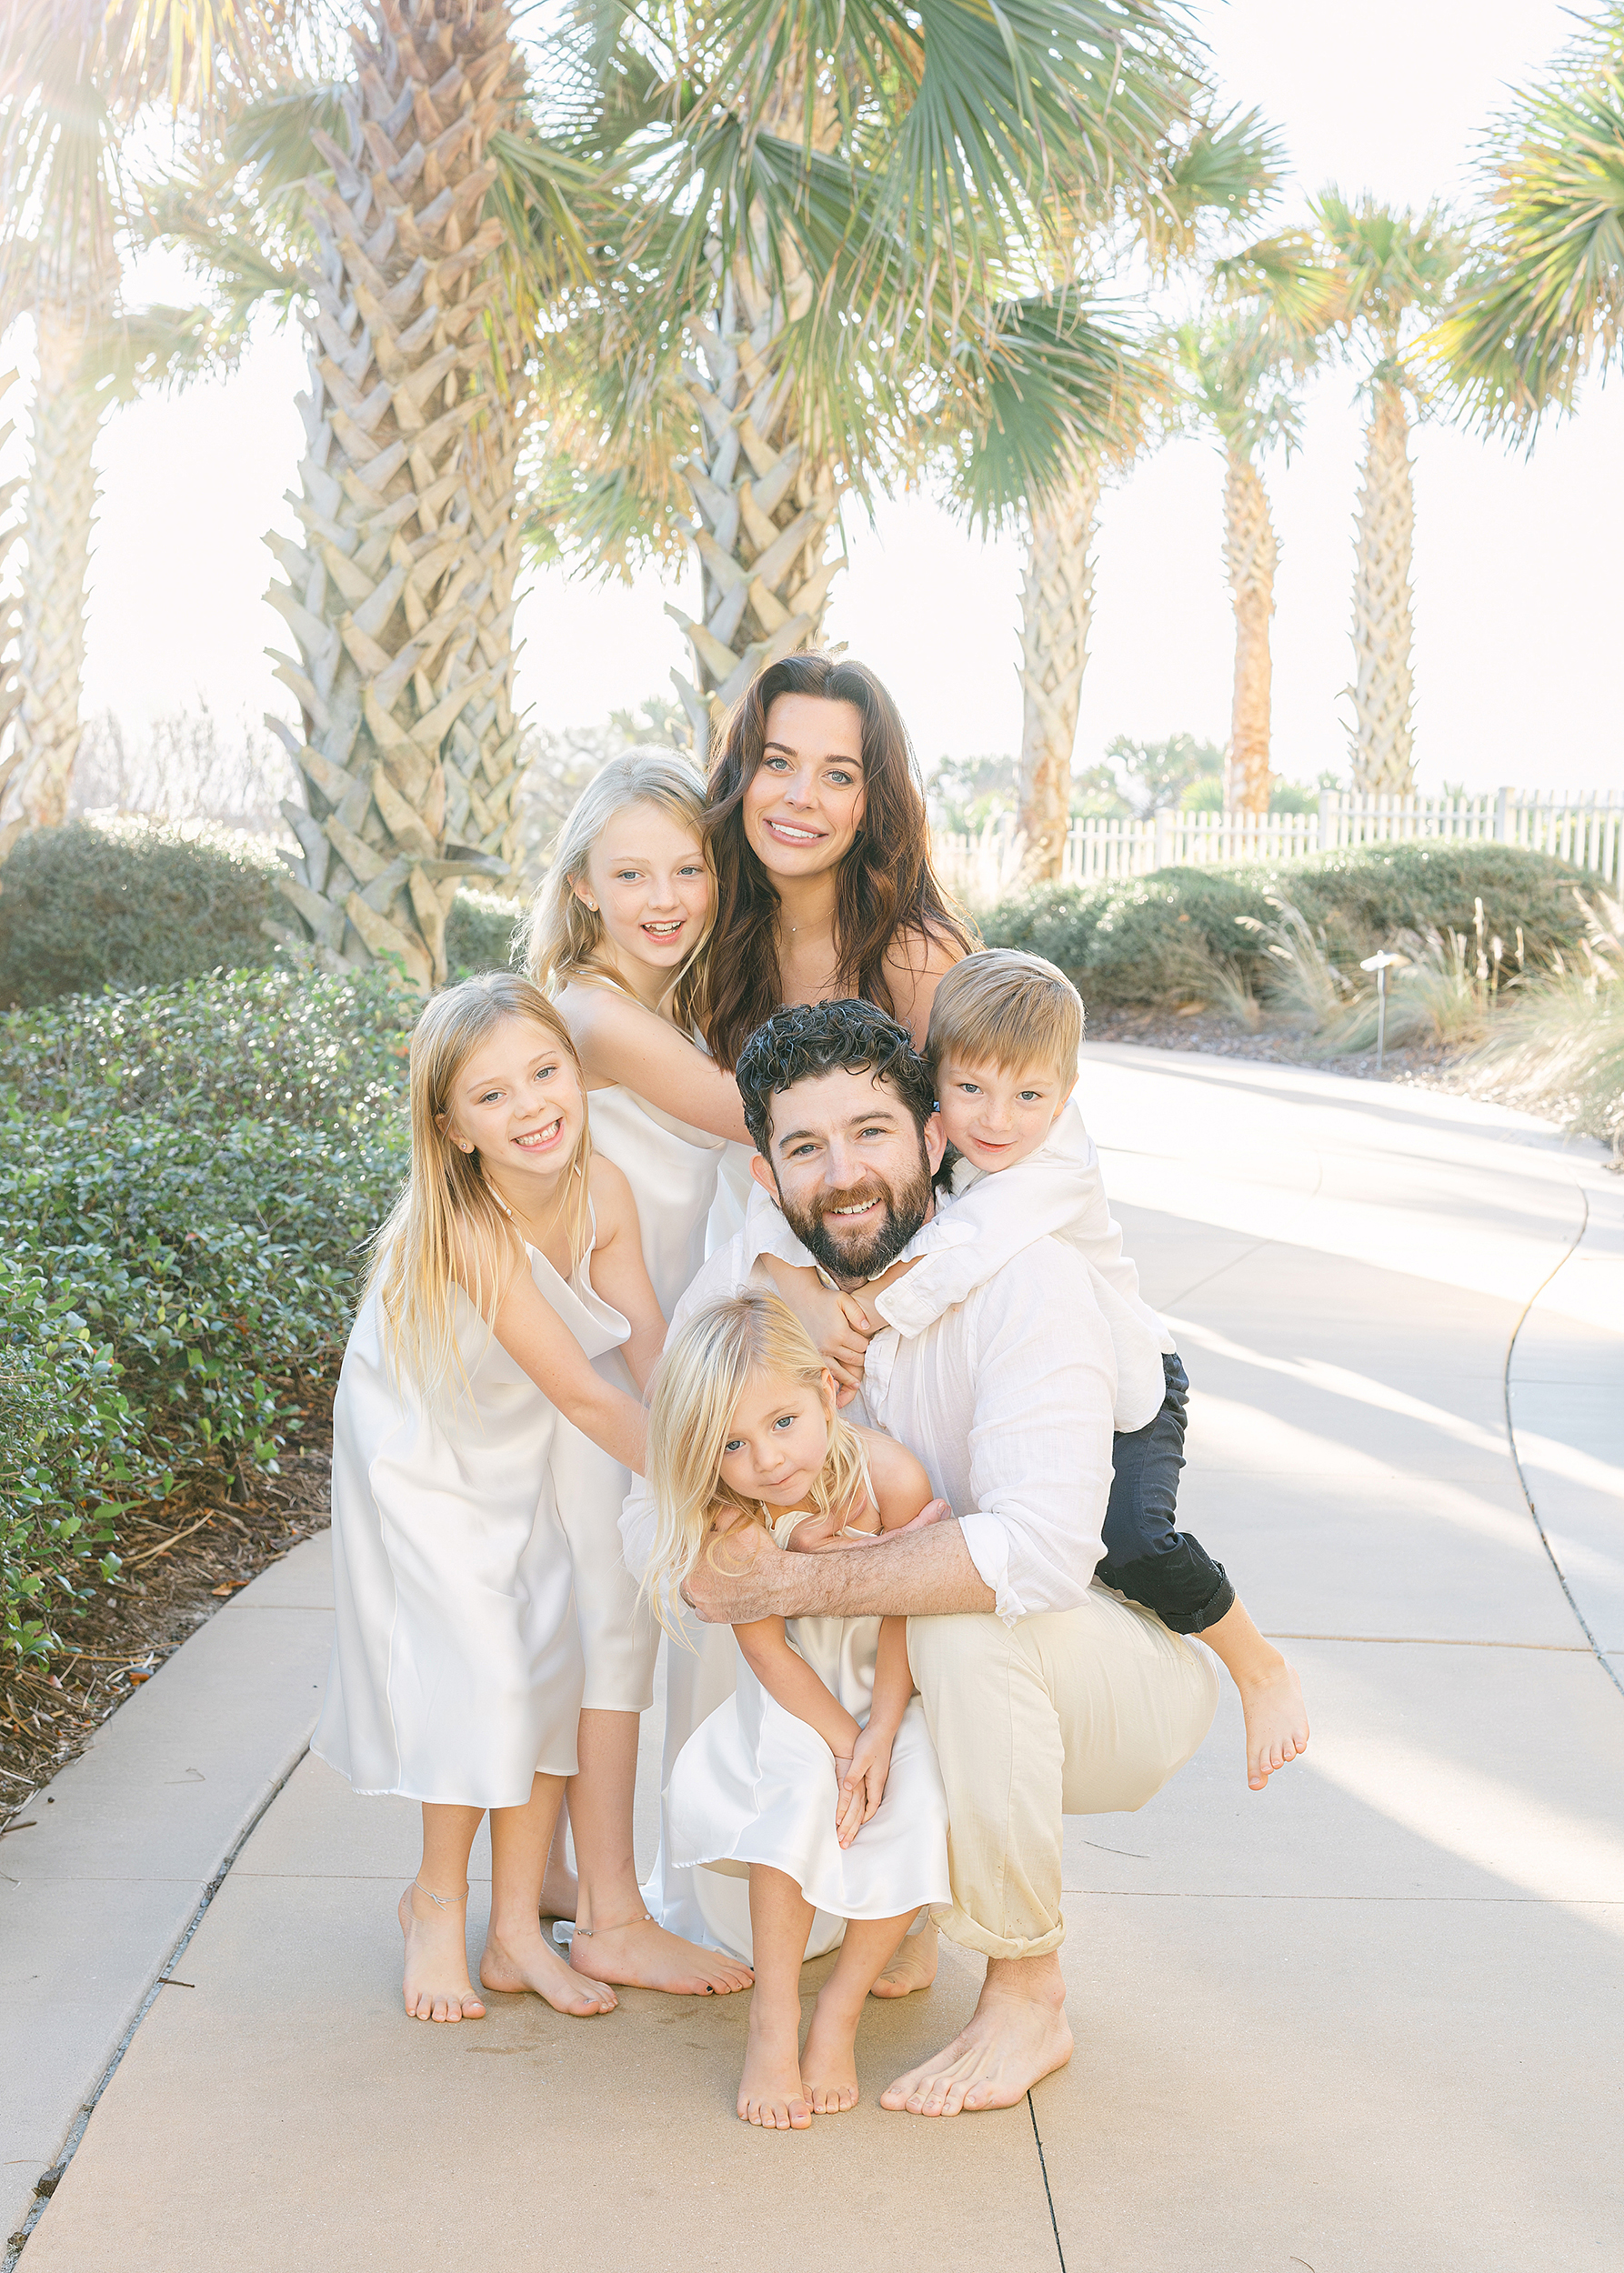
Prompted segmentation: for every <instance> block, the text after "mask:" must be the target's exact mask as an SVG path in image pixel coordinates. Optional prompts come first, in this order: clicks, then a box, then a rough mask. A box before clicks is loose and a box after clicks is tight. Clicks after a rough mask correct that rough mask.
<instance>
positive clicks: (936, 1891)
mask: <svg viewBox="0 0 1624 2273" xmlns="http://www.w3.org/2000/svg"><path fill="white" fill-rule="evenodd" d="M647 1475H648V1482H649V1489H650V1492H651V1494H652V1496H653V1497H654V1500H655V1504H656V1507H657V1518H658V1530H657V1541H656V1547H655V1551H654V1556H653V1559H652V1561H651V1564H650V1566H649V1571H648V1576H647V1581H646V1584H647V1586H648V1587H649V1589H650V1592H651V1595H652V1597H653V1599H654V1601H655V1603H656V1605H657V1607H659V1608H660V1610H661V1614H662V1615H663V1616H668V1615H669V1611H668V1608H667V1604H668V1600H669V1598H670V1597H675V1596H676V1595H677V1590H678V1589H679V1588H680V1587H681V1584H682V1581H683V1579H684V1578H685V1577H687V1573H688V1571H689V1570H690V1569H691V1568H692V1567H693V1566H694V1564H695V1563H696V1562H697V1560H698V1558H699V1557H702V1556H713V1557H727V1555H728V1554H729V1553H733V1554H737V1552H738V1551H739V1548H740V1547H741V1545H743V1544H744V1537H743V1535H745V1534H747V1533H748V1531H749V1530H750V1529H751V1528H752V1527H759V1528H760V1529H761V1530H763V1531H765V1532H766V1533H767V1535H768V1536H770V1537H771V1538H772V1539H773V1540H774V1541H775V1543H776V1544H777V1545H778V1546H780V1547H787V1548H788V1549H789V1550H790V1551H792V1552H795V1553H804V1554H815V1553H817V1552H818V1551H819V1549H821V1548H825V1547H847V1546H850V1545H852V1544H853V1543H855V1542H857V1541H859V1540H865V1539H872V1540H878V1539H879V1538H880V1537H881V1536H882V1535H883V1534H884V1533H886V1532H888V1531H896V1530H899V1529H901V1528H902V1527H904V1526H906V1525H907V1524H909V1523H912V1522H915V1521H916V1520H917V1519H918V1518H919V1517H921V1515H923V1516H925V1517H927V1519H929V1518H931V1517H934V1516H935V1515H937V1513H939V1512H940V1511H941V1503H939V1502H933V1501H932V1500H931V1497H930V1484H929V1480H928V1478H927V1476H926V1474H925V1471H924V1469H923V1468H922V1467H920V1465H919V1463H918V1461H917V1460H916V1459H915V1457H914V1456H913V1454H912V1453H911V1452H909V1451H908V1450H907V1448H906V1447H904V1446H902V1445H899V1444H897V1442H895V1440H894V1439H893V1438H891V1437H885V1436H881V1435H879V1434H878V1433H877V1432H876V1431H874V1430H872V1429H867V1428H857V1427H853V1426H852V1425H851V1424H850V1423H849V1422H848V1421H847V1420H846V1419H845V1418H844V1417H842V1415H841V1414H840V1413H839V1412H838V1411H837V1408H836V1404H835V1384H834V1381H833V1378H832V1377H831V1376H830V1374H829V1373H828V1371H827V1368H826V1367H825V1366H824V1363H823V1360H822V1359H821V1357H819V1356H818V1354H817V1350H816V1349H815V1348H814V1347H812V1344H811V1342H810V1341H809V1340H808V1338H807V1335H806V1332H805V1331H804V1329H803V1328H802V1327H801V1326H800V1325H799V1324H798V1323H797V1320H796V1318H795V1317H794V1315H793V1314H792V1313H791V1312H790V1310H789V1309H788V1308H787V1307H786V1306H785V1304H784V1303H782V1302H781V1301H779V1299H778V1298H777V1296H776V1295H771V1294H766V1293H760V1294H757V1293H746V1294H741V1295H737V1296H735V1297H731V1298H730V1299H727V1300H726V1301H721V1302H716V1303H712V1304H710V1305H709V1306H707V1307H706V1308H704V1309H701V1310H698V1311H696V1312H695V1314H694V1316H693V1317H691V1318H689V1319H688V1320H687V1323H686V1324H685V1325H684V1326H683V1327H682V1328H681V1330H680V1331H679V1332H678V1333H677V1335H676V1337H674V1338H673V1340H672V1342H671V1344H670V1347H668V1348H667V1351H666V1354H665V1356H664V1357H662V1358H661V1360H660V1363H659V1366H658V1367H657V1371H656V1375H655V1380H654V1387H653V1391H652V1397H651V1401H650V1407H649V1418H648V1467H647ZM878 1551H882V1552H883V1549H880V1550H878ZM733 1634H734V1639H735V1640H736V1642H737V1645H738V1655H739V1658H740V1660H741V1662H740V1663H739V1665H738V1667H737V1687H736V1690H735V1693H734V1695H733V1696H732V1697H729V1698H728V1699H727V1702H726V1703H725V1704H723V1705H721V1706H719V1707H717V1710H716V1711H715V1712H713V1713H712V1714H711V1715H710V1716H709V1717H708V1718H707V1720H705V1721H704V1722H703V1724H702V1725H701V1726H700V1727H698V1728H697V1730H696V1731H695V1733H694V1735H693V1736H692V1737H690V1738H689V1739H688V1742H687V1744H686V1745H685V1746H684V1747H683V1748H682V1751H681V1753H680V1754H679V1756H678V1757H677V1763H676V1766H675V1767H674V1769H673V1771H672V1775H671V1778H670V1784H669V1789H668V1794H667V1803H668V1804H667V1823H668V1836H669V1837H670V1841H671V1851H672V1859H673V1861H674V1862H676V1863H677V1865H679V1866H687V1867H703V1868H706V1869H708V1870H711V1871H715V1872H719V1873H724V1874H727V1875H731V1876H735V1877H737V1876H747V1877H748V1879H749V1922H748V1928H747V1935H748V1940H747V1946H746V1948H745V1949H743V1950H741V1952H740V1954H741V1955H744V1954H748V1955H749V1956H750V1958H751V1962H752V1963H753V1965H754V1967H755V1970H756V1989H755V1994H754V1996H753V1998H752V1999H751V2004H750V2026H749V2037H748V2043H747V2051H746V2057H745V2068H744V2075H743V2078H742V2079H741V2081H740V2084H739V2091H738V2112H739V2115H740V2116H741V2117H742V2118H744V2119H745V2120H746V2121H747V2122H750V2123H755V2124H758V2125H760V2126H761V2127H762V2128H765V2129H769V2130H789V2129H795V2130H800V2129H804V2128H806V2127H807V2124H808V2123H810V2121H811V2119H812V2117H813V2116H814V2115H837V2114H842V2113H844V2112H845V2111H846V2109H847V2108H851V2107H854V2106H855V2105H856V2104H857V2067H856V2040H857V2021H858V2018H859V2017H860V2015H861V2013H862V2009H863V2002H864V1999H865V1998H867V1995H868V1992H869V1991H870V1989H871V1988H873V1987H874V1984H875V1982H876V1981H877V1979H878V1978H879V1976H880V1974H881V1973H882V1972H883V1970H884V1969H885V1968H886V1966H887V1964H888V1963H889V1961H890V1959H891V1958H892V1957H893V1956H894V1954H895V1952H896V1950H897V1945H898V1944H899V1943H900V1941H901V1940H902V1938H903V1935H904V1934H905V1932H906V1931H907V1927H908V1925H909V1923H910V1921H911V1920H912V1918H914V1916H915V1914H916V1912H917V1910H918V1908H920V1906H921V1905H922V1904H925V1903H946V1902H947V1900H948V1899H949V1893H948V1881H947V1801H946V1797H945V1796H944V1793H943V1789H942V1780H941V1774H940V1771H939V1769H938V1768H937V1759H936V1754H935V1751H934V1749H933V1748H932V1746H931V1742H930V1737H929V1734H928V1731H927V1728H926V1727H925V1718H924V1713H923V1709H922V1707H921V1706H920V1704H919V1701H918V1699H917V1697H915V1695H914V1684H913V1677H912V1674H911V1673H910V1671H909V1669H908V1661H907V1620H906V1618H900V1617H896V1618H884V1619H880V1618H836V1617H803V1618H794V1619H790V1620H788V1621H786V1620H785V1619H783V1618H763V1619H760V1620H757V1621H756V1622H755V1623H753V1624H750V1625H747V1626H737V1627H734V1629H733ZM673 1654H675V1652H674V1653H673ZM837 1942H838V1944H839V1948H840V1956H839V1959H838V1961H837V1964H836V1967H835V1969H834V1971H833V1972H832V1973H831V1974H830V1976H829V1978H828V1979H827V1981H826V1983H825V1984H824V1987H823V1988H822V1990H821V1991H820V1993H819V1996H818V1998H817V2007H816V2009H815V2011H814V2013H813V2016H812V2022H811V2026H810V2028H809V2029H808V2031H807V2041H806V2046H805V2048H804V2050H803V2049H802V2048H800V2042H799V2038H800V1987H799V1984H800V1968H801V1963H802V1960H803V1958H805V1957H807V1955H808V1954H811V1955H814V1956H816V1955H821V1954H822V1952H823V1951H824V1950H826V1949H828V1948H833V1947H834V1946H835V1945H836V1943H837Z"/></svg>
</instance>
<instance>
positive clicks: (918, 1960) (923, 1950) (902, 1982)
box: [868, 1918, 941, 1997]
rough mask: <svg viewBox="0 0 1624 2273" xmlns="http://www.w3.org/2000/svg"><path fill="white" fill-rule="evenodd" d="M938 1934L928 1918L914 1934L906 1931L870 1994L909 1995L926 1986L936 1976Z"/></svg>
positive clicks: (878, 1995)
mask: <svg viewBox="0 0 1624 2273" xmlns="http://www.w3.org/2000/svg"><path fill="white" fill-rule="evenodd" d="M940 1949H941V1936H940V1935H939V1934H938V1933H937V1929H936V1928H935V1927H934V1926H933V1925H932V1924H931V1922H930V1920H929V1919H928V1918H927V1919H926V1921H925V1923H924V1925H923V1926H921V1927H920V1928H919V1930H918V1932H917V1934H905V1935H904V1936H903V1939H902V1947H901V1948H900V1949H898V1951H897V1955H896V1956H895V1957H894V1958H892V1960H891V1962H890V1964H889V1965H888V1966H887V1968H886V1969H885V1971H884V1972H883V1973H882V1974H881V1975H880V1977H879V1978H878V1980H877V1981H876V1983H875V1984H874V1987H873V1988H871V1989H870V1990H869V1992H868V1994H869V1996H870V1997H911V1996H912V1995H913V1993H914V1991H915V1990H916V1989H927V1988H929V1987H930V1984H931V1983H932V1981H934V1980H935V1978H936V1967H937V1957H938V1955H939V1954H940Z"/></svg>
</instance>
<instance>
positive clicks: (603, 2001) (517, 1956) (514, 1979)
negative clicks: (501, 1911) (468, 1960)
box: [479, 1925, 617, 2020]
mask: <svg viewBox="0 0 1624 2273" xmlns="http://www.w3.org/2000/svg"><path fill="white" fill-rule="evenodd" d="M479 1978H480V1979H481V1980H482V1981H483V1982H484V1983H485V1986H486V1988H487V1989H502V1990H506V1991H509V1992H511V1991H514V1990H516V1989H530V1990H532V1991H533V1992H534V1994H535V1995H536V1996H537V1997H539V1998H542V2000H543V2001H544V2003H546V2004H548V2005H550V2006H551V2007H552V2008H553V2010H554V2011H555V2012H556V2013H568V2014H569V2015H570V2016H571V2018H574V2019H576V2020H591V2019H594V2018H596V2015H597V2014H599V2013H612V2012H613V2011H614V2009H615V2007H616V2003H617V1998H616V1996H615V1992H614V1990H613V1989H612V1988H605V1987H604V1986H603V1985H602V1983H601V1982H597V1981H583V1980H580V1979H578V1978H576V1975H575V1974H574V1973H572V1972H571V1971H570V1969H569V1968H568V1966H566V1964H565V1962H564V1960H563V1958H561V1957H559V1956H558V1955H557V1953H556V1951H555V1950H554V1949H553V1948H552V1947H551V1946H550V1944H549V1943H547V1942H546V1941H545V1940H544V1939H543V1938H542V1932H541V1928H540V1926H539V1925H536V1926H535V1927H534V1928H532V1929H531V1930H529V1931H528V1932H526V1929H525V1928H523V1927H521V1928H519V1930H518V1932H517V1933H516V1934H514V1935H512V1936H510V1937H507V1938H499V1937H498V1936H497V1934H496V1929H495V1928H494V1927H493V1928H492V1929H491V1931H490V1932H489V1934H487V1935H486V1942H485V1955H484V1956H483V1957H482V1958H480V1960H479Z"/></svg>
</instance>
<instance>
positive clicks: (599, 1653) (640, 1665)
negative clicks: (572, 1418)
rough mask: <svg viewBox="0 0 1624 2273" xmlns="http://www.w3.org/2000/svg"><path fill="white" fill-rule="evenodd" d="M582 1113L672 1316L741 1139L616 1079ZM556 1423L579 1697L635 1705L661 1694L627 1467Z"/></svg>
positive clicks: (614, 1359)
mask: <svg viewBox="0 0 1624 2273" xmlns="http://www.w3.org/2000/svg"><path fill="white" fill-rule="evenodd" d="M586 1118H587V1123H588V1126H590V1128H591V1131H592V1142H593V1146H594V1147H595V1149H596V1151H598V1152H600V1153H601V1154H602V1155H603V1157H604V1158H605V1159H606V1160H612V1161H613V1162H614V1163H615V1166H616V1167H617V1168H618V1169H619V1170H620V1172H621V1174H622V1175H623V1176H624V1177H626V1179H627V1183H628V1184H629V1185H630V1186H631V1187H632V1196H633V1197H634V1198H635V1199H636V1201H637V1228H638V1232H639V1235H640V1237H641V1241H642V1247H643V1260H644V1263H645V1265H646V1266H647V1271H648V1277H649V1280H650V1283H651V1284H652V1286H653V1287H654V1293H655V1299H656V1301H657V1303H658V1304H659V1306H660V1310H661V1313H662V1315H663V1316H664V1317H667V1318H669V1317H670V1316H671V1312H672V1309H673V1308H674V1307H675V1306H676V1303H677V1297H679V1296H680V1295H681V1294H682V1293H683V1292H684V1290H685V1288H686V1287H687V1283H688V1281H689V1279H691V1278H692V1277H693V1276H694V1274H695V1272H696V1271H697V1269H698V1268H699V1266H700V1265H701V1264H702V1263H703V1262H704V1260H705V1255H706V1237H707V1222H708V1219H709V1217H710V1213H711V1209H712V1207H713V1206H714V1205H715V1204H716V1199H717V1171H718V1169H719V1167H720V1166H721V1162H722V1159H723V1156H724V1155H725V1154H726V1153H727V1152H729V1151H738V1150H741V1149H742V1147H738V1146H729V1145H727V1143H726V1142H725V1141H724V1139H723V1138H721V1137H720V1136H709V1135H707V1132H706V1131H705V1130H704V1129H702V1128H691V1127H689V1126H688V1125H687V1122H686V1121H679V1120H677V1119H675V1118H674V1117H673V1116H671V1115H670V1114H669V1113H663V1112H661V1110H660V1108H659V1106H657V1105H650V1104H649V1102H648V1100H647V1097H640V1096H637V1094H636V1093H635V1092H634V1091H633V1090H630V1089H626V1088H622V1087H620V1086H614V1087H611V1088H606V1089H591V1090H588V1092H587V1094H586ZM594 1363H595V1364H596V1367H597V1370H598V1372H599V1373H601V1374H602V1375H603V1377H604V1378H605V1379H606V1380H607V1381H613V1382H614V1384H615V1386H616V1387H617V1388H620V1389H625V1390H627V1391H628V1392H629V1394H630V1395H631V1396H633V1397H636V1396H637V1387H636V1385H635V1384H634V1383H633V1380H632V1377H631V1375H630V1374H629V1373H628V1372H627V1367H626V1361H625V1359H624V1358H622V1357H619V1356H618V1354H617V1353H616V1352H614V1351H611V1352H609V1353H608V1354H607V1355H606V1356H605V1357H599V1358H596V1359H595V1360H594ZM560 1427H561V1430H562V1435H563V1445H564V1447H565V1449H564V1451H563V1456H562V1457H564V1459H565V1460H566V1461H567V1463H568V1470H569V1473H568V1478H567V1488H562V1487H561V1488H562V1497H561V1501H560V1507H561V1512H562V1515H563V1518H564V1527H565V1529H566V1533H567V1534H568V1537H569V1545H570V1552H571V1554H572V1555H573V1556H574V1557H575V1566H576V1610H577V1612H578V1614H579V1617H580V1623H581V1647H582V1650H583V1653H584V1655H585V1657H586V1691H585V1697H584V1702H585V1704H586V1707H587V1708H588V1709H589V1710H592V1711H603V1712H611V1713H616V1712H618V1713H640V1712H643V1711H644V1710H645V1709H646V1708H647V1707H648V1706H650V1705H652V1704H653V1702H654V1667H655V1659H656V1658H657V1656H658V1654H659V1641H660V1634H659V1627H658V1624H657V1620H656V1618H655V1617H654V1614H653V1612H652V1611H651V1610H650V1609H649V1607H648V1605H647V1603H646V1602H643V1601H641V1600H640V1599H639V1597H638V1593H637V1580H636V1579H635V1578H634V1577H632V1575H631V1573H630V1572H629V1571H628V1570H627V1567H626V1557H625V1553H624V1551H623V1549H622V1547H621V1543H620V1527H619V1523H618V1520H617V1519H618V1517H619V1512H620V1507H621V1503H622V1502H623V1501H624V1499H625V1497H626V1495H627V1492H628V1491H629V1490H630V1489H631V1480H632V1479H631V1476H630V1473H629V1472H628V1471H627V1469H626V1468H623V1467H621V1466H620V1465H619V1463H618V1462H617V1461H615V1460H611V1459H610V1457H609V1456H608V1454H607V1453H606V1452H604V1451H602V1450H601V1449H600V1448H599V1447H597V1446H596V1445H595V1444H594V1443H593V1442H592V1439H591V1438H590V1437H584V1436H582V1434H581V1432H580V1431H579V1430H578V1429H577V1428H575V1427H571V1425H570V1424H569V1422H567V1421H565V1422H563V1423H561V1424H560ZM611 1503H612V1504H613V1508H614V1515H613V1516H612V1517H609V1518H608V1519H607V1520H605V1517H604V1513H603V1511H604V1509H605V1508H606V1507H608V1506H609V1505H610V1504H611ZM577 1510H579V1511H580V1512H579V1513H578V1514H577Z"/></svg>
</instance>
